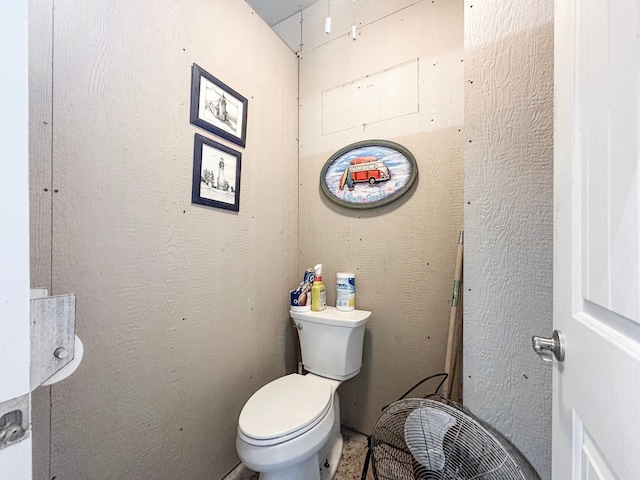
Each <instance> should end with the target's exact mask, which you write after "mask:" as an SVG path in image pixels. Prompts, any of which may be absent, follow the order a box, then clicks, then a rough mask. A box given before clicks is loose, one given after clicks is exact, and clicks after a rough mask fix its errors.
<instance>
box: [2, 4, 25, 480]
mask: <svg viewBox="0 0 640 480" xmlns="http://www.w3.org/2000/svg"><path fill="white" fill-rule="evenodd" d="M0 70H1V73H0V417H2V416H3V415H6V413H3V409H5V408H8V409H9V410H10V412H9V413H11V412H14V411H16V410H15V409H14V403H13V402H14V401H15V400H14V399H16V398H21V399H23V400H22V401H24V399H26V401H27V406H26V408H25V410H26V411H25V414H26V415H27V416H28V415H29V412H28V410H29V407H28V399H29V395H30V394H29V392H30V388H29V387H30V385H29V356H30V352H29V345H30V341H29V148H28V95H27V91H28V83H27V0H0ZM7 401H10V402H12V403H9V402H7ZM21 411H22V410H21ZM5 418H7V417H5ZM27 418H28V417H27ZM4 424H5V420H2V422H1V423H0V428H1V427H2V425H4ZM27 430H28V429H27ZM3 438H6V436H4V437H3ZM1 443H2V442H1V441H0V444H1ZM5 445H8V446H5V447H4V448H1V449H0V478H2V479H5V478H6V479H11V480H27V479H30V478H31V436H30V435H29V433H27V434H26V435H24V440H22V441H20V442H17V443H13V444H9V443H8V442H7V443H5Z"/></svg>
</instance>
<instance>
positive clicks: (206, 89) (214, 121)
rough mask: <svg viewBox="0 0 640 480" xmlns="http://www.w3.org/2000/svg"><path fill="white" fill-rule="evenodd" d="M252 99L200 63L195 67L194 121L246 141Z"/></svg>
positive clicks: (223, 135) (237, 141) (241, 142)
mask: <svg viewBox="0 0 640 480" xmlns="http://www.w3.org/2000/svg"><path fill="white" fill-rule="evenodd" d="M248 104H249V101H248V100H247V99H246V98H245V97H243V96H242V95H240V94H239V93H238V92H236V91H235V90H234V89H232V88H231V87H229V86H228V85H225V84H224V83H223V82H221V81H220V80H218V79H217V78H216V77H214V76H213V75H211V74H210V73H209V72H207V71H206V70H204V69H203V68H202V67H200V66H199V65H197V64H195V63H194V64H193V65H192V67H191V111H190V119H191V123H192V124H194V125H197V126H198V127H200V128H204V129H205V130H207V131H209V132H211V133H213V134H215V135H217V136H219V137H221V138H224V139H225V140H229V141H230V142H233V143H235V144H237V145H239V146H241V147H244V146H245V145H246V138H247V107H248Z"/></svg>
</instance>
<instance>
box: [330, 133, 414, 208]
mask: <svg viewBox="0 0 640 480" xmlns="http://www.w3.org/2000/svg"><path fill="white" fill-rule="evenodd" d="M417 178H418V166H417V164H416V160H415V158H414V157H413V155H412V154H411V152H410V151H409V150H407V149H406V148H404V147H403V146H402V145H399V144H397V143H394V142H389V141H387V140H366V141H363V142H357V143H353V144H351V145H348V146H346V147H344V148H342V149H340V150H338V151H337V152H336V153H334V154H333V155H332V156H331V158H329V160H327V162H326V163H325V165H324V167H323V168H322V172H321V173H320V187H321V189H322V191H323V192H324V193H325V195H327V197H328V198H329V199H330V200H331V201H333V202H335V203H337V204H339V205H342V206H344V207H349V208H360V209H362V208H373V207H379V206H382V205H387V204H388V203H391V202H393V201H394V200H397V199H398V198H400V197H401V196H402V195H404V194H405V193H407V191H409V189H410V188H411V186H412V185H413V184H414V182H415V181H416V179H417Z"/></svg>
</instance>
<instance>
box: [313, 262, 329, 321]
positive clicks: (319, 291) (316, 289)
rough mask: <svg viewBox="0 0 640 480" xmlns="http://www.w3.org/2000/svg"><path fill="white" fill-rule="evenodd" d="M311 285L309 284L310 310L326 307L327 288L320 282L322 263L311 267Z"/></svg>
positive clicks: (315, 310) (316, 310)
mask: <svg viewBox="0 0 640 480" xmlns="http://www.w3.org/2000/svg"><path fill="white" fill-rule="evenodd" d="M313 271H314V276H313V285H312V286H311V310H313V311H314V312H319V311H320V310H324V309H325V308H327V289H326V288H324V283H322V264H321V263H319V264H318V265H316V266H315V267H313Z"/></svg>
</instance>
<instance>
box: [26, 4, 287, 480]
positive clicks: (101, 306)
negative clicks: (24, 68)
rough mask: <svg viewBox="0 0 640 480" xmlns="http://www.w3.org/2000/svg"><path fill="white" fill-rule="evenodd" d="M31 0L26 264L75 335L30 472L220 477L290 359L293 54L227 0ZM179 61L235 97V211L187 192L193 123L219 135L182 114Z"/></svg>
mask: <svg viewBox="0 0 640 480" xmlns="http://www.w3.org/2000/svg"><path fill="white" fill-rule="evenodd" d="M30 4H31V10H32V15H31V18H30V21H31V22H32V23H31V25H30V29H31V31H32V35H33V37H32V38H35V39H37V41H35V43H34V42H33V41H32V49H31V50H32V56H31V64H32V74H33V76H32V84H31V97H32V105H31V107H32V108H31V114H32V124H31V133H32V154H31V157H32V184H33V188H32V205H33V211H32V233H33V236H34V242H33V245H32V258H33V271H34V275H33V279H34V284H36V285H37V286H48V287H50V288H51V290H52V292H53V293H75V294H77V298H78V300H77V332H78V334H79V336H80V337H81V338H82V340H83V341H84V345H85V357H84V360H83V362H82V364H81V366H80V368H79V369H78V371H77V372H76V373H75V374H74V375H73V376H72V377H70V378H69V379H67V380H65V381H63V382H61V383H60V384H58V385H55V386H53V387H52V388H51V390H50V392H49V390H48V389H44V390H42V391H40V392H38V394H37V400H36V406H35V407H34V424H35V425H36V427H38V425H39V427H40V428H37V430H36V432H35V435H36V436H38V438H37V439H36V443H37V452H38V453H37V458H36V466H37V472H36V473H37V476H36V478H38V479H50V478H54V477H55V478H58V479H64V480H88V479H154V480H155V479H167V480H174V479H177V478H185V479H186V478H194V479H195V478H202V479H204V478H222V477H223V476H224V475H225V474H226V473H227V472H228V471H229V470H230V469H231V468H233V467H234V466H235V464H236V463H237V462H238V459H237V456H236V453H235V443H234V439H235V432H236V422H237V416H238V414H239V412H240V409H241V408H242V405H243V404H244V402H245V401H246V400H247V398H248V397H249V396H250V395H251V394H252V393H253V392H254V391H255V390H256V389H257V388H259V387H260V386H262V385H264V384H265V383H267V382H268V381H270V380H272V379H274V378H276V377H278V376H281V375H282V374H284V373H285V372H288V371H291V370H292V369H293V368H294V360H295V342H294V337H293V333H292V329H291V328H290V326H289V325H290V324H289V319H288V307H287V301H286V292H287V290H288V289H289V288H291V287H292V285H295V284H296V283H297V282H298V280H299V279H298V277H299V272H298V258H297V246H298V207H297V198H298V185H297V142H296V137H297V127H298V113H297V103H296V92H297V81H298V78H297V59H296V57H295V55H294V54H293V53H292V52H291V51H290V50H289V49H288V48H287V47H286V45H285V44H284V43H283V42H282V41H281V40H280V39H279V38H278V37H277V36H276V35H275V34H274V33H273V32H272V31H271V30H270V29H269V28H268V27H267V26H266V25H265V24H264V22H263V21H262V20H261V19H260V18H259V17H258V16H257V15H256V14H254V13H253V12H252V11H251V9H250V8H249V7H248V6H247V5H246V3H245V2H238V1H236V0H220V1H215V2H211V1H193V2H172V1H164V0H162V1H159V2H158V1H154V2H149V1H135V2H130V1H124V0H123V1H120V0H117V1H107V0H99V1H95V2H84V1H76V0H62V1H57V0H56V2H55V10H53V9H52V2H50V1H46V0H41V1H38V2H30ZM52 12H53V13H52ZM52 25H53V28H51V26H52ZM52 58H53V63H51V61H52V60H51V59H52ZM193 62H196V63H198V64H199V65H200V66H202V67H203V68H205V69H206V70H207V71H209V72H210V73H212V74H213V75H215V76H217V77H218V78H219V79H220V80H222V81H223V82H225V83H227V84H228V85H229V86H231V87H232V88H234V89H236V90H237V91H238V92H240V93H241V94H242V95H244V96H245V97H247V98H248V100H249V104H248V132H247V147H246V148H244V149H242V148H239V147H235V146H234V145H233V144H229V145H230V146H231V147H232V148H234V149H236V150H239V151H241V152H242V155H243V157H242V180H241V185H242V188H241V194H242V196H241V201H240V212H239V213H232V212H229V211H223V210H219V209H212V208H207V207H203V206H196V205H192V204H191V197H190V195H191V172H192V164H193V141H194V133H196V132H198V133H201V134H204V135H205V136H207V137H209V138H213V139H215V140H216V141H220V142H222V143H227V142H225V141H223V140H221V139H219V138H217V137H214V136H213V135H212V134H209V133H208V132H204V131H202V130H200V129H198V128H196V127H194V126H193V125H191V124H190V123H189V98H190V80H191V79H190V69H191V64H192V63H193ZM51 66H52V70H51ZM51 72H52V73H51ZM51 82H53V90H52V83H51ZM52 91H53V95H51V92H52ZM45 189H46V191H45ZM49 395H50V400H51V403H52V407H51V410H50V421H51V432H50V433H49V431H48V429H47V428H46V427H47V425H46V424H47V423H48V422H47V420H48V414H49V412H48V401H49ZM49 434H50V435H51V438H50V442H49V439H48V435H49ZM49 443H50V445H51V449H50V453H49Z"/></svg>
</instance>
